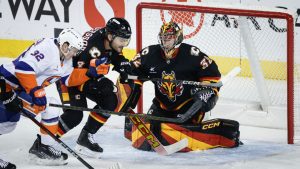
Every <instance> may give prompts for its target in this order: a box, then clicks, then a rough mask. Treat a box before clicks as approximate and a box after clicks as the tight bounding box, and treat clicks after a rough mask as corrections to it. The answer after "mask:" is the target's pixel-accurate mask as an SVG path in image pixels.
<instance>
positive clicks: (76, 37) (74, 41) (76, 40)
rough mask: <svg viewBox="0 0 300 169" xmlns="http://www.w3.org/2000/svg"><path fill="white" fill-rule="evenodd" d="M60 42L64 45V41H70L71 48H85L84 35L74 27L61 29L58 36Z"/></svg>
mask: <svg viewBox="0 0 300 169" xmlns="http://www.w3.org/2000/svg"><path fill="white" fill-rule="evenodd" d="M57 41H58V43H59V44H60V46H62V45H63V44H64V43H66V42H67V43H69V48H76V49H78V50H81V49H82V48H83V39H82V36H81V35H80V34H79V33H78V32H77V31H75V30H74V29H73V28H66V29H64V30H62V31H61V33H60V34H59V36H58V38H57Z"/></svg>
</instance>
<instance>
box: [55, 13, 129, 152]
mask: <svg viewBox="0 0 300 169" xmlns="http://www.w3.org/2000/svg"><path fill="white" fill-rule="evenodd" d="M130 38H131V27H130V25H129V23H128V22H127V21H126V20H125V19H123V18H111V19H110V20H109V21H108V22H107V24H106V26H105V27H104V28H96V29H93V30H91V31H88V32H86V33H85V34H84V35H83V39H84V49H83V51H82V52H81V53H80V54H79V55H78V57H77V58H76V59H74V62H73V66H74V71H75V72H77V73H74V72H73V73H72V75H73V76H71V77H70V78H74V79H76V80H77V81H78V86H76V87H68V88H66V87H65V86H61V89H60V90H61V91H62V92H61V93H62V94H61V99H62V101H63V103H69V104H70V105H71V106H80V107H87V100H86V98H89V99H90V100H92V101H94V102H95V103H96V104H97V105H96V106H95V108H98V107H100V108H102V109H106V110H112V111H113V110H114V109H115V108H116V106H117V103H118V100H117V96H116V94H115V93H114V92H115V91H114V90H115V89H116V88H115V86H114V84H113V82H112V81H111V80H109V79H108V78H106V77H105V75H106V74H108V72H109V67H110V64H112V65H113V66H114V68H113V70H116V71H118V72H119V73H120V74H121V76H122V75H123V74H124V73H125V72H126V71H129V69H130V63H129V62H128V60H127V59H125V57H124V56H123V55H122V50H123V48H124V47H126V46H127V45H128V44H129V42H130ZM109 117H110V115H109V114H101V113H97V112H90V114H89V117H88V120H87V122H86V124H85V126H84V127H83V129H82V131H81V133H80V135H79V138H78V140H77V145H76V148H75V149H76V150H77V151H78V152H79V153H82V154H85V155H87V156H91V157H98V156H99V154H100V153H101V152H103V149H102V148H101V147H100V146H99V145H98V144H97V143H96V142H95V141H94V139H93V135H94V134H95V133H96V132H97V131H98V130H99V129H100V127H101V126H103V124H104V123H105V122H106V121H107V119H108V118H109ZM82 118H83V112H82V111H75V110H64V113H63V114H62V115H61V117H60V119H59V129H58V134H57V135H58V136H62V135H63V134H65V133H66V132H68V131H69V130H71V129H72V128H74V127H75V126H77V125H78V124H79V123H80V122H81V120H82Z"/></svg>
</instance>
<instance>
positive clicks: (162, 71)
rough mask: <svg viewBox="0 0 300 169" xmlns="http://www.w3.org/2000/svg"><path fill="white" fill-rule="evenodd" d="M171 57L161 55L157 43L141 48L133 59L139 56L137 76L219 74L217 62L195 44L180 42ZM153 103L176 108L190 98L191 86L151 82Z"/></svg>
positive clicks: (215, 77)
mask: <svg viewBox="0 0 300 169" xmlns="http://www.w3.org/2000/svg"><path fill="white" fill-rule="evenodd" d="M177 52H178V53H177V54H176V56H175V57H173V58H172V59H167V58H165V57H164V53H163V51H162V49H161V47H160V45H152V46H149V47H146V48H144V49H143V50H142V51H141V52H140V53H139V54H138V55H137V56H136V57H135V58H134V59H140V62H141V66H140V67H139V68H137V69H136V70H135V73H137V74H138V75H140V76H148V77H150V78H160V79H169V80H189V81H209V82H217V81H219V80H220V77H221V74H220V72H219V70H218V66H217V65H216V63H215V62H214V61H213V60H212V59H210V58H209V57H208V56H207V55H206V54H204V53H202V52H201V51H200V50H199V49H198V48H197V47H195V46H191V45H189V44H185V43H182V44H181V45H180V46H179V48H178V51H177ZM153 83H154V86H155V98H154V99H153V103H154V104H159V105H157V106H160V107H161V108H162V109H165V110H169V111H175V110H178V109H180V108H181V107H182V106H183V105H185V104H186V103H188V102H190V101H192V95H191V89H192V88H193V87H194V86H191V85H185V84H182V83H170V82H153Z"/></svg>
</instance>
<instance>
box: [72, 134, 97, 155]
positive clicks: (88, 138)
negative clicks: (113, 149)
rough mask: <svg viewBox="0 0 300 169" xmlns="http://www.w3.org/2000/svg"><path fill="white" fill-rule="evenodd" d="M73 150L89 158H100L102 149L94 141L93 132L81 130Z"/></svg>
mask: <svg viewBox="0 0 300 169" xmlns="http://www.w3.org/2000/svg"><path fill="white" fill-rule="evenodd" d="M75 150H76V151H77V152H78V153H79V154H82V155H84V156H87V157H91V158H100V156H101V153H102V152H103V149H102V148H101V147H100V146H99V144H98V143H96V142H95V140H94V137H93V134H91V133H88V132H87V131H86V130H84V129H83V130H82V131H81V133H80V135H79V137H78V140H77V145H76V147H75Z"/></svg>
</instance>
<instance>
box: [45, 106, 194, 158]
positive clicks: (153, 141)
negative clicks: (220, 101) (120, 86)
mask: <svg viewBox="0 0 300 169" xmlns="http://www.w3.org/2000/svg"><path fill="white" fill-rule="evenodd" d="M49 106H52V107H59V108H63V109H71V110H79V111H93V112H100V113H107V114H113V115H119V116H127V117H129V118H130V120H131V121H132V122H133V124H134V125H135V126H136V127H137V128H138V130H139V131H140V132H141V133H142V134H143V136H145V138H146V140H147V141H148V143H149V144H150V145H151V147H152V148H153V149H154V150H155V151H156V152H157V153H158V154H160V155H170V154H173V153H175V152H177V151H179V150H181V149H183V148H185V147H186V146H187V145H188V140H187V139H182V140H180V141H179V142H177V143H174V144H171V145H168V146H164V145H162V144H161V143H160V141H159V140H158V139H157V138H156V136H155V135H154V134H153V133H152V132H151V131H150V130H149V129H148V128H147V127H146V125H145V123H144V122H143V121H142V120H141V119H140V117H142V118H144V119H149V120H159V121H167V122H173V123H176V122H177V118H176V119H173V118H166V117H159V116H152V115H147V114H136V113H135V112H134V111H133V110H132V109H129V113H125V112H114V111H109V110H103V109H90V108H85V107H76V106H66V105H59V104H53V103H49Z"/></svg>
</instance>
